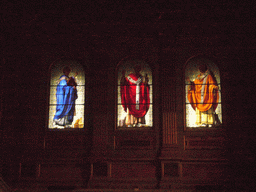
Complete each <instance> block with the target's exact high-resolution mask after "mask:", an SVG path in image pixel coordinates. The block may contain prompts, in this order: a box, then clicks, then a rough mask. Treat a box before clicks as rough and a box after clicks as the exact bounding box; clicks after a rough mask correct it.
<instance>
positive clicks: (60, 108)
mask: <svg viewBox="0 0 256 192" xmlns="http://www.w3.org/2000/svg"><path fill="white" fill-rule="evenodd" d="M70 71H71V69H70V68H69V67H64V69H63V73H64V75H62V76H61V77H60V79H59V83H58V85H57V89H56V98H57V105H56V113H55V116H54V118H53V124H54V126H57V127H58V128H64V127H66V128H68V127H70V125H72V122H73V117H74V112H75V101H76V99H77V89H76V86H77V84H76V82H75V79H74V77H69V76H68V75H69V73H70ZM76 75H77V74H76ZM59 126H61V127H59Z"/></svg>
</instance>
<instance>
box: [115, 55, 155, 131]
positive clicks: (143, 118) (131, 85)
mask: <svg viewBox="0 0 256 192" xmlns="http://www.w3.org/2000/svg"><path fill="white" fill-rule="evenodd" d="M152 81H153V79H152V71H151V68H150V66H149V65H148V64H147V63H146V62H144V61H141V60H136V59H130V60H124V61H121V62H120V63H119V65H118V68H117V85H118V92H117V94H118V95H117V127H118V128H131V127H134V128H139V127H152V126H153V107H152V105H153V97H152V93H153V86H152Z"/></svg>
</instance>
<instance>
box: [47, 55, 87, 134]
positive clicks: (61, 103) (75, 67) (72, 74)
mask: <svg viewBox="0 0 256 192" xmlns="http://www.w3.org/2000/svg"><path fill="white" fill-rule="evenodd" d="M84 106H85V75H84V69H83V67H82V65H81V64H80V63H78V62H76V61H70V60H69V61H68V60H62V61H58V62H56V63H54V64H53V65H52V68H51V77H50V98H49V120H48V128H49V129H67V128H70V129H75V128H78V129H79V128H84Z"/></svg>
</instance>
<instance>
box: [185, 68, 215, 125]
mask: <svg viewBox="0 0 256 192" xmlns="http://www.w3.org/2000/svg"><path fill="white" fill-rule="evenodd" d="M199 71H200V74H199V75H198V76H197V78H196V80H195V81H194V82H191V81H190V83H191V84H190V86H189V89H188V95H187V98H188V101H189V102H190V104H191V106H192V108H193V109H194V110H195V111H196V124H197V125H199V126H202V127H206V126H209V127H212V126H213V125H214V123H215V120H216V119H215V109H216V108H217V105H218V100H219V93H218V85H217V82H216V80H215V79H214V78H213V77H212V75H211V74H210V72H209V70H208V68H207V66H206V65H205V64H203V65H200V66H199ZM186 80H187V81H189V79H188V78H187V79H186Z"/></svg>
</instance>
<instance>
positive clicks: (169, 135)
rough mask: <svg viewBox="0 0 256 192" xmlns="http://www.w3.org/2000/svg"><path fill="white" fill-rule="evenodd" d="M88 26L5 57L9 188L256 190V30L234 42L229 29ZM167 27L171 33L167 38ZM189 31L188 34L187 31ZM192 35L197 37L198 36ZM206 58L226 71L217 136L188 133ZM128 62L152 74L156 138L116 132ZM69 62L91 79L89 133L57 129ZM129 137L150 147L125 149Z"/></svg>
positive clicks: (4, 142)
mask: <svg viewBox="0 0 256 192" xmlns="http://www.w3.org/2000/svg"><path fill="white" fill-rule="evenodd" d="M81 26H82V28H83V30H81V31H79V32H76V33H75V34H74V35H72V34H69V33H67V34H61V33H60V34H59V35H58V33H57V35H55V36H54V37H51V38H49V37H46V36H44V38H39V36H37V35H35V34H34V35H33V38H35V39H36V40H37V41H32V37H30V36H27V37H23V38H24V40H23V41H21V40H20V41H19V40H18V41H17V45H14V44H13V41H6V47H7V48H6V50H5V51H3V52H2V54H1V55H2V59H1V65H2V67H1V70H2V72H1V75H2V78H1V79H2V81H1V88H2V94H1V107H2V108H1V111H2V113H1V114H2V117H1V146H2V147H1V148H2V150H1V157H2V158H1V163H2V166H1V172H2V175H3V177H4V179H5V180H6V181H7V182H8V183H10V184H11V185H15V183H17V181H21V183H22V182H23V183H24V185H25V183H30V184H29V185H35V184H36V183H40V184H42V185H44V186H46V187H47V186H58V185H59V186H62V185H63V186H65V185H66V186H76V187H88V186H89V187H91V188H99V187H101V188H103V187H105V188H135V187H139V186H140V187H141V188H173V187H180V186H182V185H188V186H196V185H217V186H221V187H228V188H236V187H242V188H243V187H244V188H247V189H249V188H251V187H252V182H251V181H252V178H253V176H254V168H253V161H254V158H255V157H254V153H253V151H254V145H255V142H254V139H255V136H254V133H253V130H254V126H253V124H252V122H253V118H254V111H255V110H254V107H253V103H254V97H253V95H254V93H253V89H252V85H253V84H254V82H253V79H254V78H253V77H254V67H253V66H254V61H255V51H254V50H255V48H254V47H253V46H254V45H253V43H252V41H251V39H250V38H248V37H247V35H249V34H251V32H252V30H249V31H248V32H246V34H241V31H239V30H237V31H236V32H234V33H235V34H233V32H231V31H229V29H228V27H227V28H223V29H222V28H221V27H222V25H219V29H220V30H219V33H217V34H209V33H206V34H204V32H202V30H201V28H200V27H198V28H197V27H196V26H192V27H191V26H190V25H185V24H183V25H172V26H167V25H166V24H165V23H164V24H163V25H162V26H149V25H142V26H139V25H130V26H124V25H119V26H115V25H112V26H111V25H105V24H102V25H99V26H101V29H102V31H101V30H99V29H97V28H96V29H97V30H98V33H97V35H91V34H89V32H88V31H89V30H88V31H87V30H86V26H83V25H81ZM81 26H80V25H76V26H75V27H74V28H75V29H76V28H77V29H81ZM237 27H239V26H237ZM243 27H246V28H247V29H250V28H249V26H248V25H245V26H243ZM99 28H100V27H99ZM162 28H164V29H165V33H162V32H161V33H158V32H159V30H160V29H162ZM180 28H183V30H184V31H185V32H184V31H183V32H182V33H180V32H177V30H176V29H180ZM197 30H198V33H196V32H195V31H197ZM77 31H78V30H77ZM99 31H101V32H99ZM148 31H149V32H148ZM186 31H187V32H189V31H194V32H193V34H190V35H188V34H186ZM225 31H228V32H229V33H228V34H226V33H225ZM18 37H19V36H18ZM238 37H243V40H240V38H238ZM196 55H205V56H207V57H209V58H212V59H213V60H214V61H216V63H217V64H218V67H219V69H220V71H221V83H222V101H223V103H222V106H223V108H222V113H223V126H222V128H221V129H218V130H216V131H215V130H211V131H202V132H200V131H194V132H193V131H186V130H185V128H184V104H183V95H184V91H183V86H184V84H183V82H184V78H185V77H184V67H185V63H186V62H187V60H188V59H189V58H191V57H192V56H196ZM126 57H131V58H139V59H142V60H145V61H147V62H148V63H149V65H150V66H151V67H152V71H153V77H154V95H153V96H154V117H153V118H154V127H153V128H152V129H150V130H145V131H137V130H134V131H128V132H126V131H118V130H116V126H115V118H116V110H115V107H116V68H117V65H118V63H119V62H120V61H121V60H122V59H124V58H126ZM61 58H65V59H74V60H79V61H81V63H82V65H83V66H84V69H85V70H86V80H87V84H86V85H87V89H86V91H87V95H86V97H87V103H86V113H87V114H88V116H87V118H86V127H85V129H84V130H74V131H68V132H67V131H59V130H57V131H49V130H48V129H47V122H48V121H47V113H48V111H47V110H48V94H49V87H48V86H49V73H50V72H49V69H50V67H51V64H52V63H53V62H54V61H55V60H57V59H61ZM166 119H168V123H167V120H166ZM126 138H131V139H130V140H132V141H138V138H140V140H139V141H148V142H149V143H150V144H149V145H147V143H146V145H147V146H143V145H144V144H145V143H144V144H143V142H142V143H136V142H134V146H133V149H130V148H129V146H128V148H127V146H125V147H126V148H122V146H118V142H117V143H116V141H120V142H119V143H121V142H122V141H126V140H125V139H126ZM134 138H135V139H134ZM191 138H192V140H193V139H194V140H195V139H198V138H200V139H202V140H203V141H207V139H213V140H214V141H215V142H216V143H222V144H221V145H220V146H221V147H220V148H218V147H217V148H215V147H212V146H211V145H210V144H209V145H207V144H204V145H206V149H202V146H200V145H199V146H197V147H199V148H196V149H195V148H193V147H192V149H191V148H189V146H186V144H185V143H186V142H185V141H187V142H189V141H190V140H189V139H191ZM136 139H137V140H136ZM186 139H187V140H186ZM192 140H191V141H192ZM196 141H198V140H196ZM211 141H212V140H211ZM124 143H125V142H124ZM140 144H141V145H142V146H139V145H140ZM136 145H138V146H136ZM134 147H135V149H134ZM200 147H201V148H200ZM237 181H240V182H237ZM244 181H246V184H248V185H247V186H244V185H243V182H244ZM218 182H219V183H218ZM31 183H33V184H31Z"/></svg>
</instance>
